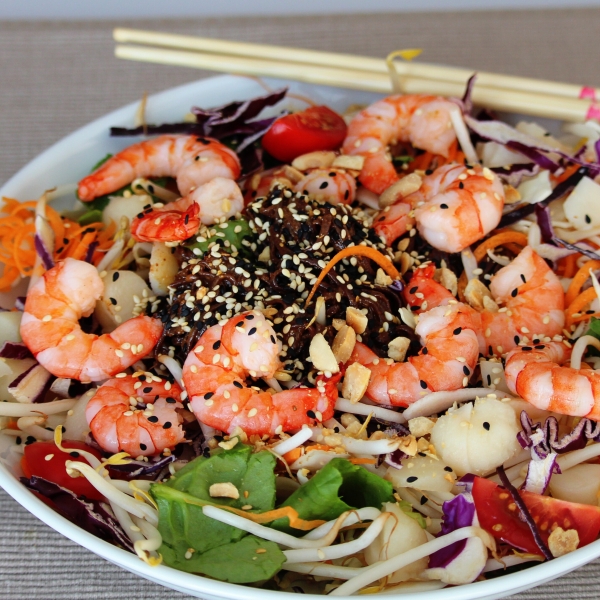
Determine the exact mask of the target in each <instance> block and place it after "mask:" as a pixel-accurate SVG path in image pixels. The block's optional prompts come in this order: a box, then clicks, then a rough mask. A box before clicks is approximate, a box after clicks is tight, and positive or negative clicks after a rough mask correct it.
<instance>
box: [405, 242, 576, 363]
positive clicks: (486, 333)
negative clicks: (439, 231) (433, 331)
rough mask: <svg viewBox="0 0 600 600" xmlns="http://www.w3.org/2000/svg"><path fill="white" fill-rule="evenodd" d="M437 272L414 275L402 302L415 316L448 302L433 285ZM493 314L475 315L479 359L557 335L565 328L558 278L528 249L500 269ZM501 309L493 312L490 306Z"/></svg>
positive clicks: (493, 289) (482, 311) (424, 270)
mask: <svg viewBox="0 0 600 600" xmlns="http://www.w3.org/2000/svg"><path fill="white" fill-rule="evenodd" d="M434 271H435V267H434V266H433V265H431V264H430V265H426V266H425V267H424V268H419V269H417V270H416V271H415V272H414V275H413V277H412V279H411V280H410V282H409V283H408V285H407V286H406V287H405V290H404V297H405V299H406V300H407V302H408V303H409V305H410V306H412V307H413V310H416V308H415V307H419V308H421V309H423V306H424V303H425V302H427V305H426V308H432V307H434V306H438V305H440V304H445V303H447V302H448V299H449V298H452V294H451V293H450V292H449V291H448V290H447V289H446V288H445V287H444V286H442V285H441V284H439V283H437V282H435V281H434V280H433V274H434ZM490 292H491V297H492V299H493V302H491V303H490V305H491V310H490V309H488V310H485V309H483V308H481V309H479V311H478V313H477V314H478V317H479V319H480V324H479V340H480V351H481V353H482V354H483V355H486V356H491V355H494V354H504V353H506V352H508V351H509V350H512V349H513V348H514V347H515V346H517V345H518V344H519V343H520V342H525V343H529V341H530V340H534V339H544V338H547V337H552V336H554V335H557V334H559V333H560V332H561V331H562V328H563V326H564V321H565V317H564V312H563V311H564V291H563V288H562V285H561V283H560V281H559V279H558V277H557V276H556V274H555V273H554V272H553V271H552V269H550V267H549V266H548V265H547V264H546V261H545V260H544V259H543V258H541V257H540V256H539V255H538V254H536V252H535V251H534V250H533V249H532V248H531V247H530V246H526V247H525V248H523V250H521V252H520V253H519V255H518V256H517V257H516V258H515V259H514V260H513V261H512V262H511V263H510V264H508V265H506V266H505V267H502V268H501V269H500V270H499V271H498V272H497V273H496V274H495V275H494V276H493V277H492V281H491V284H490ZM494 304H497V305H501V306H500V308H495V307H494V306H493V305H494Z"/></svg>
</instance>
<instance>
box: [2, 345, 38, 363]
mask: <svg viewBox="0 0 600 600" xmlns="http://www.w3.org/2000/svg"><path fill="white" fill-rule="evenodd" d="M0 358H12V359H14V360H24V359H26V358H33V354H31V352H30V351H29V348H28V347H27V346H26V345H25V344H20V343H18V342H4V344H2V348H0Z"/></svg>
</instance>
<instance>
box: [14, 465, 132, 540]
mask: <svg viewBox="0 0 600 600" xmlns="http://www.w3.org/2000/svg"><path fill="white" fill-rule="evenodd" d="M21 483H22V484H23V485H24V486H25V487H27V488H29V489H30V490H33V491H34V492H37V493H38V494H41V495H42V496H44V497H45V498H48V499H50V500H51V501H52V503H53V506H54V508H55V509H56V511H57V512H58V513H59V514H61V515H62V516H63V517H64V518H65V519H68V520H69V521H71V523H75V525H79V527H81V528H82V529H85V531H87V532H89V533H91V534H92V535H95V536H97V537H99V538H101V539H103V540H105V541H107V542H110V543H111V544H114V545H115V546H120V547H122V548H125V549H126V550H129V551H130V552H133V544H132V543H131V540H130V539H129V538H128V537H127V535H126V534H125V532H124V531H123V529H122V527H121V525H120V524H119V522H118V521H117V520H116V519H115V518H114V517H113V516H112V515H111V514H110V513H109V512H108V511H106V510H105V509H104V508H103V506H102V504H103V503H101V502H98V501H97V500H88V499H86V498H84V497H83V496H79V497H77V495H76V494H74V493H73V492H72V491H70V490H67V489H66V488H63V487H61V486H60V485H58V484H56V483H53V482H51V481H47V480H46V479H43V478H42V477H36V476H35V475H34V476H32V477H31V478H30V479H27V477H21Z"/></svg>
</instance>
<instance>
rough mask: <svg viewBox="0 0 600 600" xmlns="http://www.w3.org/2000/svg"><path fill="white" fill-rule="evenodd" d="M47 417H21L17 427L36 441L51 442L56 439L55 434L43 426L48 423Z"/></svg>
mask: <svg viewBox="0 0 600 600" xmlns="http://www.w3.org/2000/svg"><path fill="white" fill-rule="evenodd" d="M46 421H47V419H46V417H45V416H44V417H21V418H20V419H19V420H18V421H17V427H18V428H19V429H20V430H21V431H22V432H23V433H26V434H27V435H31V436H33V437H34V438H35V439H36V440H44V441H46V442H47V441H50V440H52V439H54V432H53V431H48V430H47V429H44V428H43V427H42V425H44V424H45V423H46Z"/></svg>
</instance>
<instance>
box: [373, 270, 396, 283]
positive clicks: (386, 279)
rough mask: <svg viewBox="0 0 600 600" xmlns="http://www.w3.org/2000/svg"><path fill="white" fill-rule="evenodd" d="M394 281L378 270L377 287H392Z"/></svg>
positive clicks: (376, 276)
mask: <svg viewBox="0 0 600 600" xmlns="http://www.w3.org/2000/svg"><path fill="white" fill-rule="evenodd" d="M392 283H394V280H393V279H392V278H391V277H390V276H389V275H388V274H387V273H386V272H385V271H384V270H383V269H377V274H376V275H375V285H383V286H386V287H387V286H388V285H392Z"/></svg>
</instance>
